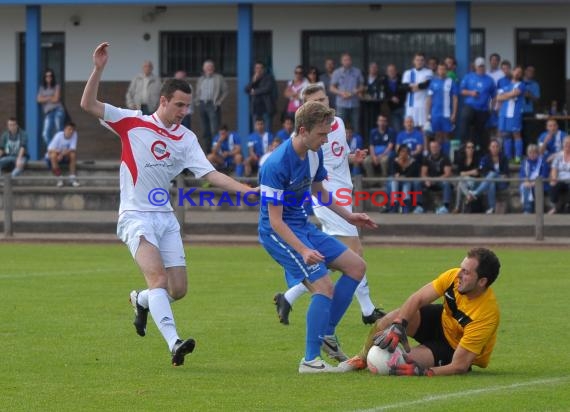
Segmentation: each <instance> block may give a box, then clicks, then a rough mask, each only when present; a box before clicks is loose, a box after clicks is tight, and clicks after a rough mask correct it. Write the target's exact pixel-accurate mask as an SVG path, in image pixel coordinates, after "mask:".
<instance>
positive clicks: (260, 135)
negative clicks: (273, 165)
mask: <svg viewBox="0 0 570 412" xmlns="http://www.w3.org/2000/svg"><path fill="white" fill-rule="evenodd" d="M254 128H255V130H254V131H253V133H252V134H250V135H249V138H248V141H247V151H248V152H247V157H246V159H245V162H244V170H245V175H246V176H248V177H249V176H251V174H252V173H253V171H254V170H256V169H257V167H258V166H259V159H260V158H261V156H263V154H264V153H265V152H267V149H268V148H269V146H270V145H271V143H272V142H273V135H272V134H271V133H269V132H266V131H265V121H264V120H263V118H257V119H256V120H255V126H254Z"/></svg>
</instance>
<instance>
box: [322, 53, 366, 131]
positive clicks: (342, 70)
mask: <svg viewBox="0 0 570 412" xmlns="http://www.w3.org/2000/svg"><path fill="white" fill-rule="evenodd" d="M341 64H342V67H339V68H338V69H336V70H335V71H334V72H333V76H332V79H331V84H330V91H331V93H333V94H335V95H336V105H335V107H336V111H337V114H338V116H339V117H340V118H341V119H342V120H344V122H345V123H350V124H352V127H353V128H354V132H355V133H358V132H359V131H360V130H359V124H360V99H359V97H360V96H361V95H362V92H363V90H364V78H363V77H362V72H361V71H360V69H357V68H356V67H353V66H352V57H350V54H348V53H344V54H343V55H342V56H341Z"/></svg>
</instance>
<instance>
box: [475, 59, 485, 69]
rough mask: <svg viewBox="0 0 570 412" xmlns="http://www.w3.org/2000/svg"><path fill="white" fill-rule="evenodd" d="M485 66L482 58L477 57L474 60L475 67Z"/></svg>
mask: <svg viewBox="0 0 570 412" xmlns="http://www.w3.org/2000/svg"><path fill="white" fill-rule="evenodd" d="M479 66H485V59H484V58H482V57H477V58H476V59H475V67H479Z"/></svg>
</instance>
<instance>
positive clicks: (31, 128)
mask: <svg viewBox="0 0 570 412" xmlns="http://www.w3.org/2000/svg"><path fill="white" fill-rule="evenodd" d="M41 17H42V16H41V7H40V6H26V51H25V53H26V60H25V61H26V67H25V72H24V73H25V74H24V76H25V83H26V89H25V91H24V100H25V105H26V107H25V113H26V125H25V130H26V132H27V133H28V139H29V141H28V152H29V155H30V158H31V159H32V160H38V159H39V158H40V141H41V137H40V131H41V127H40V112H39V105H38V103H37V102H36V95H37V93H38V88H39V68H40V52H41V32H42V22H41Z"/></svg>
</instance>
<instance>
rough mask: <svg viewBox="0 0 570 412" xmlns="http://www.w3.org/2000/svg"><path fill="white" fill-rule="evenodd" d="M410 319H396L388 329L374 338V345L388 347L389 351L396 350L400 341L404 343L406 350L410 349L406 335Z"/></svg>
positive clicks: (382, 347)
mask: <svg viewBox="0 0 570 412" xmlns="http://www.w3.org/2000/svg"><path fill="white" fill-rule="evenodd" d="M407 326H408V321H407V320H406V319H402V320H401V321H400V320H398V319H397V320H395V321H394V323H392V325H390V327H389V328H388V329H386V330H385V331H384V332H382V334H380V335H378V336H377V337H376V338H375V339H374V345H376V346H379V347H380V349H386V348H387V349H388V352H394V351H395V350H396V347H397V346H398V344H399V343H401V344H402V346H403V347H404V349H405V350H406V352H409V351H410V344H409V343H408V336H407V335H406V327H407Z"/></svg>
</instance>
